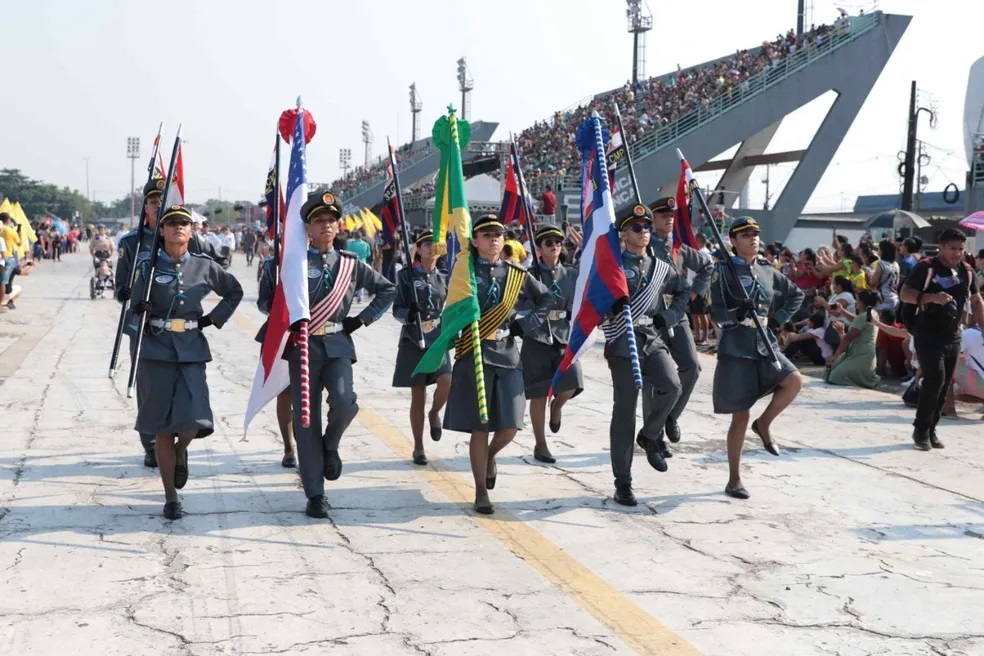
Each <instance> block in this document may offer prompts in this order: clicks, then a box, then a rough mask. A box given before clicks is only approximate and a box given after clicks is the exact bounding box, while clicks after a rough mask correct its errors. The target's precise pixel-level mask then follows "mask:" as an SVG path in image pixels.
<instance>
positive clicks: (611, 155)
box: [605, 122, 629, 194]
mask: <svg viewBox="0 0 984 656" xmlns="http://www.w3.org/2000/svg"><path fill="white" fill-rule="evenodd" d="M628 156H629V151H628V150H627V149H626V147H625V142H624V141H623V140H622V128H621V127H620V126H619V124H618V122H616V123H615V127H614V128H613V129H612V138H611V141H609V142H608V149H607V150H606V151H605V160H606V162H607V163H608V186H609V188H610V189H611V190H612V193H613V194H614V193H615V169H616V168H617V167H618V165H619V163H621V162H624V161H625V159H626V158H627V157H628Z"/></svg>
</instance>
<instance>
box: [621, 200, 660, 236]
mask: <svg viewBox="0 0 984 656" xmlns="http://www.w3.org/2000/svg"><path fill="white" fill-rule="evenodd" d="M632 221H645V222H646V223H648V224H649V225H652V223H653V213H652V211H651V210H650V209H649V208H648V207H646V206H645V205H642V204H637V205H633V206H632V207H630V208H628V209H626V210H623V211H622V212H620V214H619V217H618V219H617V220H616V221H615V224H616V225H617V226H618V230H619V232H621V231H622V230H625V229H626V228H627V227H628V226H629V223H631V222H632Z"/></svg>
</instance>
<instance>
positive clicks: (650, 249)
mask: <svg viewBox="0 0 984 656" xmlns="http://www.w3.org/2000/svg"><path fill="white" fill-rule="evenodd" d="M612 104H613V105H615V124H616V125H618V133H619V134H620V135H622V147H623V148H625V164H626V166H627V167H628V169H629V178H630V179H631V180H632V191H633V192H635V200H636V204H638V205H642V204H643V203H642V192H641V191H639V180H638V179H636V174H635V165H633V164H632V153H631V152H629V139H628V137H627V136H626V134H625V129H624V128H623V127H622V112H620V111H619V109H618V103H612ZM606 164H607V162H606ZM650 232H651V231H650ZM646 252H647V253H648V254H649V257H651V258H653V259H656V246H654V245H653V237H652V234H650V236H649V243H648V244H646ZM674 268H675V267H674ZM664 305H665V303H664ZM666 334H667V335H668V336H669V337H670V339H673V336H674V330H673V326H668V327H667V328H666Z"/></svg>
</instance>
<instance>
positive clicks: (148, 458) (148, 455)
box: [144, 449, 157, 469]
mask: <svg viewBox="0 0 984 656" xmlns="http://www.w3.org/2000/svg"><path fill="white" fill-rule="evenodd" d="M144 467H150V468H151V469H156V468H157V452H156V451H154V450H153V449H147V450H146V451H144Z"/></svg>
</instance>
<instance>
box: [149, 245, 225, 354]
mask: <svg viewBox="0 0 984 656" xmlns="http://www.w3.org/2000/svg"><path fill="white" fill-rule="evenodd" d="M146 273H147V270H145V269H141V270H140V271H138V273H137V283H136V285H135V286H134V298H142V297H143V290H144V289H145V288H146V287H145V285H146V284H147V280H146ZM210 292H215V293H216V294H218V295H219V296H221V297H222V300H221V301H219V303H218V304H217V305H216V306H215V307H214V308H213V309H212V311H211V312H209V313H208V315H209V317H210V318H211V319H212V323H213V324H214V325H215V327H216V328H221V327H222V326H223V325H224V324H225V322H226V321H228V320H229V317H231V316H232V313H233V312H234V311H235V310H236V306H238V305H239V302H240V301H241V300H243V288H242V287H241V286H240V284H239V281H238V280H236V277H235V276H233V275H232V274H231V273H229V272H227V271H225V270H224V269H223V268H222V267H221V266H219V265H218V263H216V262H215V261H214V260H212V259H211V258H209V257H206V256H204V255H201V254H192V253H186V254H185V255H184V256H183V257H181V258H180V259H179V260H178V261H177V262H174V261H172V260H171V258H170V257H168V255H167V253H165V252H164V251H163V250H161V252H160V254H159V255H158V258H157V267H156V268H155V270H154V281H153V284H152V285H151V288H150V303H151V309H150V312H149V315H148V317H147V319H148V323H147V328H146V334H145V335H144V339H143V347H142V349H141V351H140V359H142V360H157V361H162V362H211V360H212V352H211V351H210V350H209V347H208V340H207V339H205V335H203V334H202V331H201V330H200V329H197V328H196V329H189V330H185V331H184V332H174V331H171V330H166V329H164V328H158V327H154V326H152V325H151V324H150V319H164V320H175V319H183V320H191V321H197V320H198V319H200V318H201V317H202V316H203V315H204V314H205V311H204V310H203V309H202V300H203V299H204V298H205V297H206V296H208V294H209V293H210Z"/></svg>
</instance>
